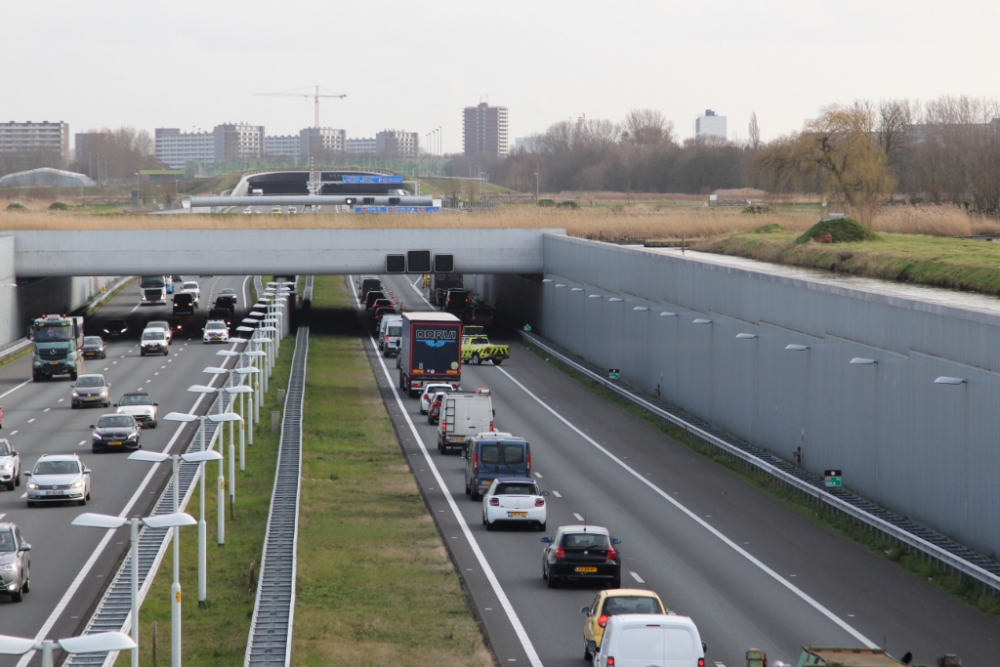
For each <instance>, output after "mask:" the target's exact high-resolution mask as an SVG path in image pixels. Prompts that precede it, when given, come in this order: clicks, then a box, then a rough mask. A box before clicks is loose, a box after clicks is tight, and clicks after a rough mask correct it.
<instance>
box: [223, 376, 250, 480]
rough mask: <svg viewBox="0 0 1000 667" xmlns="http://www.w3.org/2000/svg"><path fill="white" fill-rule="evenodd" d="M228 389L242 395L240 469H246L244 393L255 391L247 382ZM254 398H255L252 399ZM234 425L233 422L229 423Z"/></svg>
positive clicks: (227, 388) (232, 392) (227, 389)
mask: <svg viewBox="0 0 1000 667" xmlns="http://www.w3.org/2000/svg"><path fill="white" fill-rule="evenodd" d="M226 391H228V392H229V393H230V394H239V396H240V412H239V414H240V415H241V416H243V419H241V420H240V471H241V472H242V471H243V470H246V469H247V467H246V460H245V457H246V417H245V415H246V413H245V412H243V394H251V393H253V389H251V388H250V387H248V386H246V385H245V384H239V385H237V386H235V387H226ZM250 400H253V399H250ZM229 425H230V426H232V422H230V424H229Z"/></svg>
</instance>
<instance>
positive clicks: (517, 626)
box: [18, 276, 542, 667]
mask: <svg viewBox="0 0 1000 667" xmlns="http://www.w3.org/2000/svg"><path fill="white" fill-rule="evenodd" d="M347 279H348V280H349V281H350V282H351V283H353V282H354V277H353V276H348V277H347ZM407 282H409V281H407ZM350 291H351V294H352V295H354V302H355V303H356V304H357V306H358V307H359V308H360V307H361V304H360V302H359V301H358V297H357V294H355V293H354V290H350ZM425 301H426V299H425ZM428 305H430V304H428ZM368 340H370V341H371V343H372V345H373V346H376V344H375V340H374V339H373V338H372V337H371V336H368ZM376 349H377V346H376ZM375 356H376V358H377V359H378V362H379V365H380V366H382V372H383V373H385V377H386V379H387V380H388V378H389V369H388V367H386V365H385V360H384V359H382V356H381V355H380V354H378V353H377V352H376V354H375ZM389 389H391V390H392V395H393V398H395V399H396V405H397V406H398V407H399V411H400V413H401V414H402V415H403V419H405V420H406V424H407V426H409V427H410V433H411V434H412V435H413V439H414V440H415V441H416V443H417V445H418V446H419V447H420V452H421V453H422V454H423V456H424V460H425V461H427V465H428V467H429V468H430V470H431V473H432V474H433V475H434V480H435V481H436V482H437V484H438V487H440V489H441V491H442V492H443V493H444V499H445V500H446V501H448V507H450V508H451V511H452V514H454V516H455V520H456V521H457V522H458V525H459V527H460V528H461V530H462V534H463V535H465V539H466V540H467V541H468V542H469V546H470V547H471V548H472V553H473V554H475V556H476V560H478V561H479V566H480V567H481V568H482V570H483V574H485V575H486V579H487V580H488V581H489V582H490V586H491V587H492V588H493V593H494V595H496V596H497V599H498V600H500V605H501V606H502V607H503V609H504V611H505V612H506V613H507V619H508V620H509V621H510V624H511V626H513V628H514V633H515V634H516V635H517V638H518V639H519V640H520V642H521V648H523V649H524V652H525V653H527V655H528V661H529V662H530V663H531V665H532V667H542V661H541V659H540V658H539V657H538V653H537V652H536V651H535V647H534V645H533V644H532V643H531V638H530V637H528V632H527V631H526V630H525V629H524V625H522V624H521V619H520V618H519V617H518V615H517V612H516V611H515V610H514V605H512V604H511V602H510V600H509V599H508V598H507V592H506V591H504V589H503V586H501V585H500V580H499V579H497V576H496V574H495V573H494V572H493V568H492V567H490V564H489V561H487V560H486V555H485V554H484V553H483V550H482V549H481V548H480V547H479V542H477V541H476V538H475V536H474V535H473V534H472V531H471V530H470V529H469V524H468V523H467V522H466V521H465V517H464V516H462V511H461V510H459V509H458V504H457V503H456V502H455V498H454V496H452V495H451V491H450V490H449V489H448V485H447V484H445V482H444V478H443V477H441V473H440V471H438V468H437V465H435V463H434V459H432V458H431V454H430V451H429V450H428V449H427V446H426V445H425V444H424V440H423V438H421V437H420V433H418V432H417V427H416V426H414V425H413V420H412V419H410V415H409V413H408V412H407V411H406V407H405V406H404V405H403V399H402V398H400V396H399V392H398V391H397V390H396V386H395V385H394V384H393V383H391V382H389ZM18 667H25V666H24V665H20V664H19V665H18Z"/></svg>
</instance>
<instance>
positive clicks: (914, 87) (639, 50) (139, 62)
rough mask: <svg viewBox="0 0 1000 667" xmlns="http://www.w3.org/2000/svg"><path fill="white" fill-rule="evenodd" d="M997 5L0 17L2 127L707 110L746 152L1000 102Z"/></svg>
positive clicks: (530, 122) (364, 133) (686, 122)
mask: <svg viewBox="0 0 1000 667" xmlns="http://www.w3.org/2000/svg"><path fill="white" fill-rule="evenodd" d="M998 19H1000V3H996V2H985V1H971V0H952V1H951V2H942V1H941V0H909V1H907V2H901V1H898V0H865V1H860V0H837V1H832V0H753V1H751V0H715V1H714V2H697V1H692V0H687V1H685V2H674V1H673V0H660V1H653V0H632V1H622V0H604V1H602V2H597V1H594V0H572V1H570V0H531V1H528V0H503V1H502V2H500V1H494V2H485V1H480V0H461V1H458V0H428V1H421V0H408V1H406V2H403V1H397V0H379V1H377V2H370V1H355V2H345V1H343V0H326V1H325V2H322V1H318V0H313V1H312V2H306V1H303V0H283V1H282V2H254V1H253V0H241V1H240V2H235V1H230V0H200V1H197V2H192V1H188V0H171V1H170V2H134V1H130V2H125V1H121V0H98V1H97V2H86V3H83V2H70V1H69V0H55V1H54V2H39V1H38V0H0V26H3V30H2V33H3V38H2V39H0V121H3V122H6V121H10V120H17V121H25V120H32V121H41V120H49V121H58V120H62V121H66V122H68V123H69V125H70V132H71V133H75V132H83V131H87V130H91V129H98V128H102V127H112V128H113V127H118V126H122V125H131V126H134V127H137V128H142V129H147V130H149V131H150V132H152V131H153V130H154V129H155V128H157V127H179V128H181V129H182V130H183V131H192V130H194V129H196V128H200V129H202V130H210V129H211V128H212V127H213V126H215V125H217V124H219V123H224V122H239V121H246V122H250V123H253V124H257V125H264V126H265V131H266V133H267V134H268V135H275V134H293V133H297V132H298V130H299V129H300V128H303V127H309V126H311V125H312V124H313V101H312V99H311V98H306V97H302V98H291V97H289V98H283V97H260V96H255V93H275V92H287V91H297V92H302V93H303V94H306V93H307V92H308V91H309V90H312V89H313V87H314V86H315V85H320V86H321V87H322V88H324V89H325V91H326V92H328V93H336V94H340V93H344V94H346V95H347V97H346V98H345V99H326V100H322V101H321V102H320V104H321V109H320V124H321V125H322V126H324V127H335V128H340V129H345V130H347V136H348V137H349V138H356V137H373V136H374V134H375V133H376V132H378V131H380V130H383V129H397V130H407V131H410V132H418V133H419V134H420V138H421V141H422V142H423V141H424V137H425V135H426V134H427V133H429V132H431V131H432V130H434V129H435V128H437V127H441V128H442V130H441V135H442V139H443V147H444V150H445V152H458V151H461V149H462V139H461V130H462V109H463V107H466V106H474V105H476V104H478V103H479V102H481V101H488V102H489V103H490V104H492V105H497V106H506V107H507V108H508V109H509V117H510V136H511V140H512V141H513V138H514V137H521V136H528V135H530V134H531V133H533V132H541V131H544V130H545V128H546V127H548V126H549V125H551V124H552V123H555V122H558V121H562V120H570V119H576V118H578V117H579V116H580V115H582V114H585V115H586V117H587V118H606V119H610V120H613V121H619V120H621V119H622V118H623V117H624V116H625V114H626V113H628V111H629V110H630V109H634V108H651V109H658V110H660V111H662V112H663V113H664V115H665V116H666V117H667V118H668V119H670V120H671V121H673V123H674V126H675V129H676V133H677V136H678V137H679V138H681V139H683V138H685V137H689V136H691V135H692V134H693V124H694V119H695V117H697V116H698V115H699V114H701V113H704V111H705V109H713V110H715V111H716V113H718V114H719V115H723V116H726V117H727V118H728V129H729V138H730V139H733V138H736V139H745V138H746V136H747V125H748V122H749V118H750V114H751V113H752V112H756V113H757V117H758V122H759V124H760V128H761V133H762V136H763V138H764V139H765V140H768V139H773V138H775V137H777V136H780V135H783V134H786V133H789V132H792V131H795V130H799V129H801V127H802V124H803V123H804V121H805V120H806V119H808V118H810V117H813V116H815V115H817V113H818V112H819V110H820V109H821V108H822V107H824V106H826V105H829V104H832V103H847V102H850V101H852V100H854V99H858V98H867V99H871V100H879V99H883V98H898V97H907V98H910V99H920V100H927V99H931V98H935V97H938V96H940V95H947V94H950V95H962V94H965V95H971V96H987V97H1000V77H998V76H997V75H996V72H995V69H994V68H995V66H996V65H995V64H996V63H997V62H998V61H1000V40H997V39H996V37H995V35H993V34H992V32H993V30H994V29H995V26H996V25H998V23H1000V21H998Z"/></svg>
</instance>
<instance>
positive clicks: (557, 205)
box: [556, 199, 580, 208]
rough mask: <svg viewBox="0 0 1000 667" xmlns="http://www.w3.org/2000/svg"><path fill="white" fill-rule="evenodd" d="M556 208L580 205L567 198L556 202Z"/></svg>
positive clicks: (577, 206) (578, 206)
mask: <svg viewBox="0 0 1000 667" xmlns="http://www.w3.org/2000/svg"><path fill="white" fill-rule="evenodd" d="M556 208H580V205H579V204H577V203H576V202H575V201H573V200H572V199H567V200H566V201H561V202H559V203H558V204H556Z"/></svg>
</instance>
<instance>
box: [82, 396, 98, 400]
mask: <svg viewBox="0 0 1000 667" xmlns="http://www.w3.org/2000/svg"><path fill="white" fill-rule="evenodd" d="M83 400H85V401H96V400H97V399H96V398H94V397H93V396H88V397H87V398H85V399H83Z"/></svg>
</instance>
